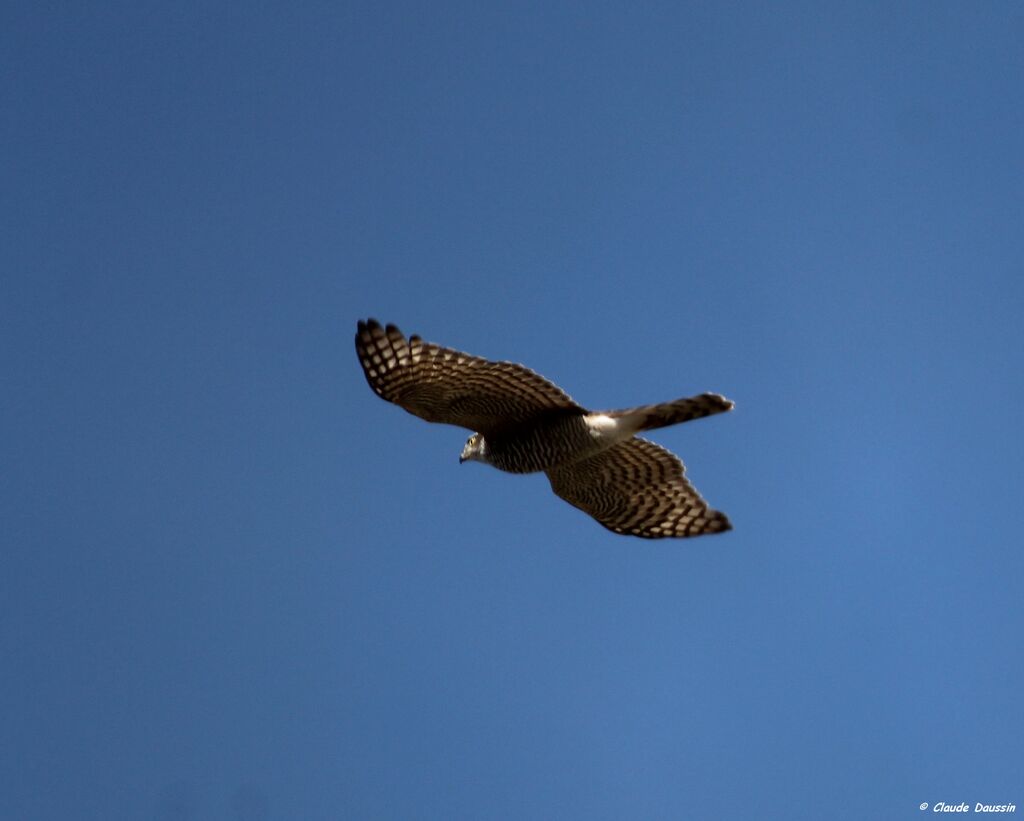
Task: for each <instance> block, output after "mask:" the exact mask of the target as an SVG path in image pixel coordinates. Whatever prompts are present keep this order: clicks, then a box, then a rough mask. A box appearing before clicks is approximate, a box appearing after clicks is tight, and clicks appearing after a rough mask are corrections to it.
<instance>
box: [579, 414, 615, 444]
mask: <svg viewBox="0 0 1024 821" xmlns="http://www.w3.org/2000/svg"><path fill="white" fill-rule="evenodd" d="M583 421H584V422H585V423H586V425H587V429H588V430H589V431H590V435H591V436H593V437H594V438H595V439H613V440H615V439H621V438H622V433H623V432H622V429H621V427H620V426H619V423H618V421H617V420H615V419H612V418H611V417H610V416H605V415H604V414H603V413H590V414H587V416H585V417H584V418H583Z"/></svg>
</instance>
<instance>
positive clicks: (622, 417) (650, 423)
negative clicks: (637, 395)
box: [604, 393, 733, 433]
mask: <svg viewBox="0 0 1024 821" xmlns="http://www.w3.org/2000/svg"><path fill="white" fill-rule="evenodd" d="M732 409H733V403H732V402H730V401H729V400H728V399H726V398H725V397H724V396H719V395H718V394H717V393H702V394H700V395H699V396H691V397H688V398H686V399H676V400H674V401H672V402H660V403H659V404H657V405H641V406H640V407H638V408H626V409H625V410H616V411H605V413H604V415H605V416H609V417H611V418H612V419H615V420H616V421H619V422H622V423H624V426H625V427H626V428H627V429H629V430H631V431H632V432H634V433H640V432H641V431H645V430H654V429H655V428H664V427H668V426H669V425H678V424H680V423H682V422H689V421H690V420H691V419H700V418H702V417H704V416H712V415H714V414H716V413H724V412H725V411H729V410H732Z"/></svg>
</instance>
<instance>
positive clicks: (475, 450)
mask: <svg viewBox="0 0 1024 821" xmlns="http://www.w3.org/2000/svg"><path fill="white" fill-rule="evenodd" d="M487 456H488V454H487V442H486V441H485V440H484V435H483V434H482V433H474V434H473V435H472V436H470V437H469V439H467V440H466V447H464V448H463V449H462V456H460V457H459V464H460V465H461V464H462V463H463V462H469V461H471V460H472V461H475V462H489V461H490V460H489V459H488V458H487Z"/></svg>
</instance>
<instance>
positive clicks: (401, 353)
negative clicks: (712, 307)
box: [356, 319, 733, 538]
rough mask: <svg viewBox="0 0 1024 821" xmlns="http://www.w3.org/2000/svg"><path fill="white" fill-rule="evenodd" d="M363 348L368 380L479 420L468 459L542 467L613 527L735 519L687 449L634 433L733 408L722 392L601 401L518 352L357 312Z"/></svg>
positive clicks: (425, 405)
mask: <svg viewBox="0 0 1024 821" xmlns="http://www.w3.org/2000/svg"><path fill="white" fill-rule="evenodd" d="M356 352H357V354H358V356H359V361H360V363H361V364H362V366H363V370H364V372H365V374H366V379H367V381H368V382H369V384H370V387H371V388H372V389H373V390H374V392H375V393H377V394H378V395H379V396H380V397H382V398H383V399H386V400H388V401H390V402H394V403H395V404H397V405H399V406H400V407H402V408H404V409H405V410H407V411H409V412H410V413H412V414H414V415H416V416H419V417H421V418H423V419H426V420H427V421H430V422H443V423H447V424H454V425H459V426H462V427H466V428H469V429H470V430H473V431H475V433H474V434H473V435H472V436H470V438H469V441H467V443H466V447H465V448H464V450H463V452H462V457H461V459H460V461H469V460H472V461H479V462H484V463H486V464H489V465H492V466H494V467H496V468H498V469H499V470H504V471H508V472H510V473H534V472H537V471H544V472H545V473H546V474H547V475H548V479H549V480H550V481H551V487H552V490H554V492H555V493H556V494H557V495H558V496H560V497H562V498H563V499H565V500H566V501H567V502H569V503H570V504H572V505H574V506H576V507H578V508H580V509H581V510H583V511H584V512H586V513H588V514H590V515H591V516H593V517H594V518H595V519H597V521H598V522H600V523H601V524H602V525H604V526H605V527H607V528H609V529H610V530H613V531H615V532H616V533H623V534H630V535H636V536H643V537H647V538H661V537H665V536H696V535H700V534H703V533H717V532H722V531H725V530H729V529H730V528H731V525H730V524H729V520H728V518H726V516H725V515H724V514H722V513H720V512H718V511H715V510H711V509H710V508H709V507H708V506H707V503H706V502H705V501H704V500H703V499H702V498H701V497H700V495H699V494H698V493H697V492H696V491H695V490H694V489H693V486H692V485H690V483H689V482H687V481H686V479H685V477H684V475H683V465H682V462H680V461H679V459H678V458H677V457H676V456H674V455H673V454H671V453H669V452H668V451H666V450H664V449H663V448H660V447H658V446H657V445H655V444H653V443H651V442H648V441H646V440H644V439H641V438H639V437H637V436H636V434H637V433H640V432H642V431H646V430H652V429H655V428H661V427H665V426H667V425H675V424H679V423H681V422H685V421H688V420H690V419H699V418H701V417H703V416H710V415H712V414H715V413H721V412H722V411H727V410H731V409H732V407H733V404H732V402H730V401H729V400H727V399H724V398H723V397H721V396H719V395H718V394H713V393H704V394H700V395H699V396H694V397H689V398H685V399H678V400H675V401H673V402H663V403H659V404H656V405H643V406H641V407H636V408H629V409H626V410H615V411H601V412H592V411H588V410H586V409H585V408H583V407H581V406H580V405H577V404H576V403H575V402H573V401H572V399H570V398H569V396H568V395H567V394H565V393H564V392H563V391H562V390H561V389H560V388H558V387H557V386H555V385H554V384H552V383H551V382H549V381H548V380H546V379H544V378H543V377H541V376H539V375H538V374H536V373H534V372H533V371H531V370H529V369H528V368H525V367H524V366H522V365H517V364H515V363H511V362H491V361H489V360H486V359H480V358H479V357H474V356H470V355H469V354H464V353H461V352H459V351H454V350H451V349H448V348H441V347H439V346H437V345H430V344H428V343H424V342H423V341H422V340H421V339H420V338H419V337H417V336H413V337H410V338H409V339H406V338H405V337H404V336H403V335H402V333H401V331H399V330H398V329H397V328H396V327H395V326H393V325H388V326H387V327H386V328H382V327H381V325H380V324H379V323H378V322H376V321H375V320H372V319H371V320H368V321H367V322H365V323H364V322H360V323H359V327H358V330H357V333H356Z"/></svg>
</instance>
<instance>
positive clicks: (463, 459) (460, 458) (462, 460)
mask: <svg viewBox="0 0 1024 821" xmlns="http://www.w3.org/2000/svg"><path fill="white" fill-rule="evenodd" d="M465 461H466V457H465V456H460V457H459V464H460V465H461V464H462V463H463V462H465Z"/></svg>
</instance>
